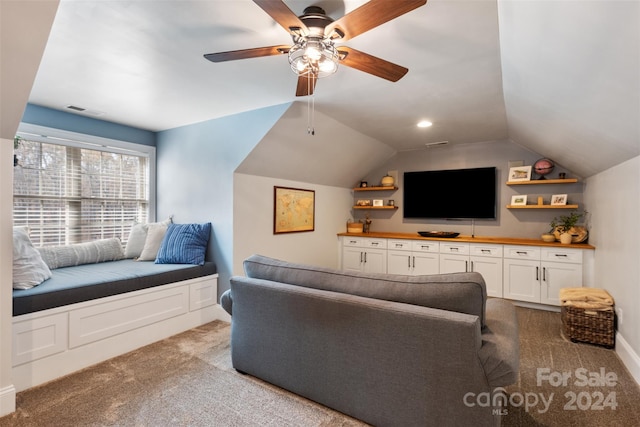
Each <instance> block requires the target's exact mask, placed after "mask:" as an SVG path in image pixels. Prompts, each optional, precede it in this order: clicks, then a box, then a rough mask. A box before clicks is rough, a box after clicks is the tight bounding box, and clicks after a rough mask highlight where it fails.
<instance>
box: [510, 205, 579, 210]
mask: <svg viewBox="0 0 640 427" xmlns="http://www.w3.org/2000/svg"><path fill="white" fill-rule="evenodd" d="M507 209H578V205H507Z"/></svg>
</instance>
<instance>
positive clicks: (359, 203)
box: [356, 199, 371, 206]
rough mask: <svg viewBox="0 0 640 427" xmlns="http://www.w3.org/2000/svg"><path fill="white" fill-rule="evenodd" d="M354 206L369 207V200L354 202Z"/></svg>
mask: <svg viewBox="0 0 640 427" xmlns="http://www.w3.org/2000/svg"><path fill="white" fill-rule="evenodd" d="M356 206H371V200H367V199H358V201H356Z"/></svg>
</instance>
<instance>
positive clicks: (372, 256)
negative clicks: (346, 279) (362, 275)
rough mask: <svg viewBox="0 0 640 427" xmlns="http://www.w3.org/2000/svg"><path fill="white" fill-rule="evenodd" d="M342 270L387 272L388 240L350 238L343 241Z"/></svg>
mask: <svg viewBox="0 0 640 427" xmlns="http://www.w3.org/2000/svg"><path fill="white" fill-rule="evenodd" d="M342 269H343V270H347V271H363V272H367V273H386V272H387V239H375V238H367V237H349V238H345V239H344V240H343V241H342Z"/></svg>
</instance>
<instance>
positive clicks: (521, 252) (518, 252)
mask: <svg viewBox="0 0 640 427" xmlns="http://www.w3.org/2000/svg"><path fill="white" fill-rule="evenodd" d="M516 253H517V254H518V255H526V254H527V253H526V252H524V251H517V252H516Z"/></svg>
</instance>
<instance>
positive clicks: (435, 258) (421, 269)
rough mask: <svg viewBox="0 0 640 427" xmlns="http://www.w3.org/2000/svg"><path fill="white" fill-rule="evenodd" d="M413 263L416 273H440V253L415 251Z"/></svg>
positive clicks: (412, 256) (412, 255) (412, 258)
mask: <svg viewBox="0 0 640 427" xmlns="http://www.w3.org/2000/svg"><path fill="white" fill-rule="evenodd" d="M411 265H412V267H413V272H412V273H413V274H414V275H424V274H438V273H439V272H440V255H438V254H437V253H430V252H413V253H412V254H411Z"/></svg>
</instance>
